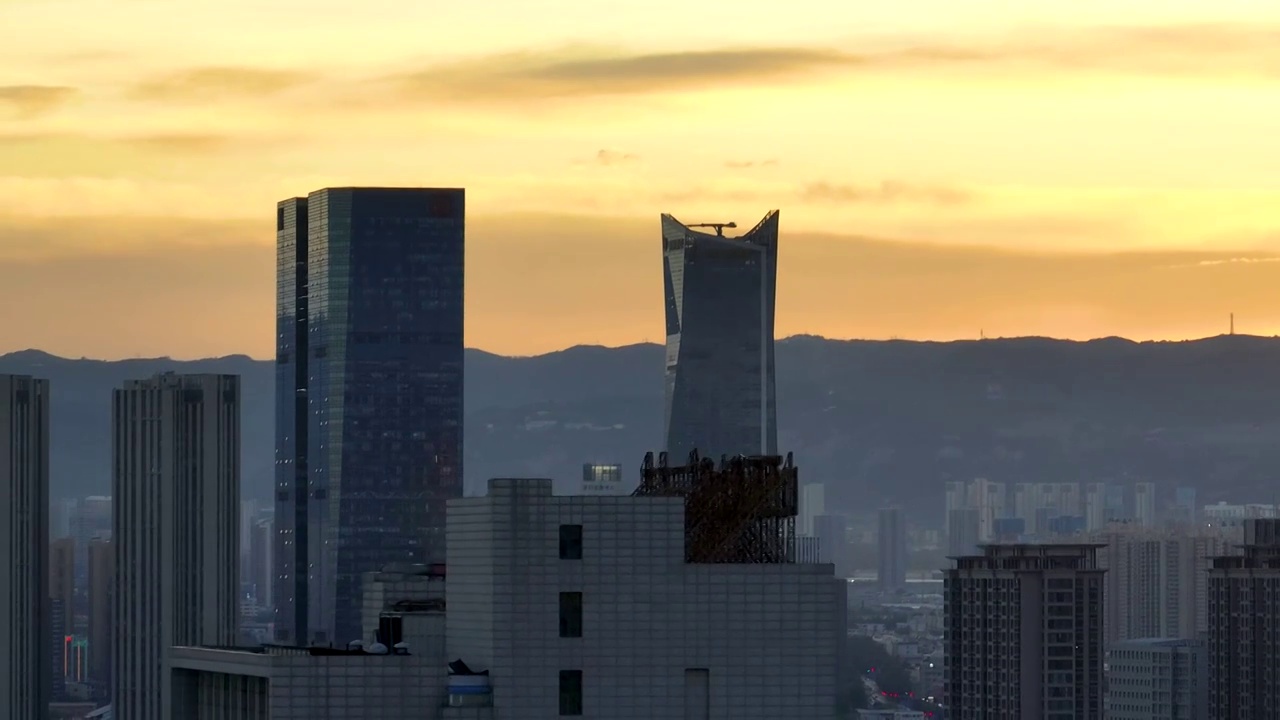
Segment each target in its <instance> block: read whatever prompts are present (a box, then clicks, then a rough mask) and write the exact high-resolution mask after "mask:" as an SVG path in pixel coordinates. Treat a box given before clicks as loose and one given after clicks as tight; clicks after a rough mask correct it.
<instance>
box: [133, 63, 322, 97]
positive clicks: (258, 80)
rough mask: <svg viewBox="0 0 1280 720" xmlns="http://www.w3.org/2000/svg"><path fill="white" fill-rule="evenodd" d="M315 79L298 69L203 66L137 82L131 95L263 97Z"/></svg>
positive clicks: (277, 93)
mask: <svg viewBox="0 0 1280 720" xmlns="http://www.w3.org/2000/svg"><path fill="white" fill-rule="evenodd" d="M314 79H315V78H313V77H312V76H311V75H310V74H309V73H306V72H302V71H298V70H277V69H267V68H252V67H204V68H194V69H190V70H184V71H181V72H177V73H172V74H170V75H165V76H162V77H156V78H152V79H150V80H145V81H143V82H141V83H138V84H137V85H135V86H134V87H133V88H132V89H131V91H130V95H132V96H133V97H134V98H135V99H139V100H149V101H158V102H187V101H194V102H206V101H213V100H226V99H236V98H262V97H271V96H275V95H279V94H281V93H283V92H286V91H288V90H292V89H294V88H298V87H301V86H303V85H305V84H307V83H309V82H311V81H313V80H314Z"/></svg>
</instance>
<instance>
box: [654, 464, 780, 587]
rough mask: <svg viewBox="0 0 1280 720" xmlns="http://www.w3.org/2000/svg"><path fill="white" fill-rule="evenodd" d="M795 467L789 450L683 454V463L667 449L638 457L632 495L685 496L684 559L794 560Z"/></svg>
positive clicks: (777, 561)
mask: <svg viewBox="0 0 1280 720" xmlns="http://www.w3.org/2000/svg"><path fill="white" fill-rule="evenodd" d="M797 477H798V471H797V468H796V466H795V465H794V464H793V462H792V458H791V454H790V453H787V456H786V458H785V459H784V458H783V457H781V456H778V455H757V456H752V457H745V456H741V455H740V456H737V457H732V458H728V457H722V458H721V459H720V464H719V466H718V467H717V466H716V463H715V462H714V461H713V460H712V459H711V458H700V457H698V451H697V450H694V451H692V452H691V453H689V462H688V464H687V465H681V466H676V467H672V466H670V465H668V462H667V454H666V453H659V454H658V460H657V463H656V464H655V462H654V454H653V453H648V454H646V455H645V456H644V466H643V467H642V468H641V471H640V486H639V487H638V488H637V489H636V491H635V493H634V494H635V495H638V496H651V497H652V496H656V497H682V498H684V499H685V561H686V562H690V563H743V564H760V563H770V564H776V563H791V562H795V561H796V554H795V551H796V514H797V512H798V502H799V501H798V481H797Z"/></svg>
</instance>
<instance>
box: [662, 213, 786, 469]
mask: <svg viewBox="0 0 1280 720" xmlns="http://www.w3.org/2000/svg"><path fill="white" fill-rule="evenodd" d="M662 249H663V255H662V266H663V276H664V284H665V290H666V324H667V361H666V408H665V411H666V415H665V423H666V448H667V452H668V453H669V454H670V456H671V461H672V462H673V463H677V464H682V463H684V462H685V460H686V458H687V457H688V455H689V453H690V451H692V450H694V449H697V450H698V453H699V454H700V455H702V456H703V457H711V458H719V457H720V456H721V455H729V456H733V455H762V454H763V455H776V454H777V452H778V431H777V417H776V416H777V412H776V409H775V400H774V394H775V393H774V360H773V332H774V301H775V298H776V294H777V293H776V288H777V277H778V211H776V210H774V211H772V212H770V213H769V214H768V215H766V216H765V217H764V219H763V220H761V221H760V222H759V223H758V224H757V225H756V226H755V227H754V228H752V229H751V230H750V231H749V232H747V233H746V234H744V235H741V236H739V237H733V238H728V237H721V236H719V235H713V234H710V233H704V232H698V231H695V230H693V229H691V228H690V227H689V226H687V225H685V224H683V223H681V222H680V221H679V220H676V219H675V218H674V217H672V216H671V215H663V216H662Z"/></svg>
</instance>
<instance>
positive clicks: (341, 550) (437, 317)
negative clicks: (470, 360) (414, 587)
mask: <svg viewBox="0 0 1280 720" xmlns="http://www.w3.org/2000/svg"><path fill="white" fill-rule="evenodd" d="M464 236H465V193H464V191H463V190H457V189H425V188H330V189H325V190H318V191H316V192H313V193H311V194H310V195H308V196H307V197H306V198H293V199H290V200H285V201H283V202H281V203H279V204H278V205H277V207H276V240H277V245H276V247H277V254H276V258H277V269H276V279H277V284H276V287H277V296H276V301H277V315H276V328H277V335H276V343H277V345H276V497H275V502H276V520H275V524H276V536H277V545H276V548H277V550H276V552H277V554H276V558H275V572H274V574H275V577H276V583H277V585H276V587H275V589H274V592H273V599H274V600H275V605H276V620H275V626H276V641H277V642H280V643H286V644H306V643H309V642H312V641H316V642H321V643H325V644H327V643H331V642H333V643H337V644H339V645H343V644H345V643H346V642H348V641H349V640H353V639H356V638H358V637H360V602H361V600H360V597H361V589H360V586H361V578H362V576H363V574H364V573H366V572H372V571H378V570H381V569H382V568H383V567H384V566H386V565H389V564H393V563H401V562H408V563H421V562H426V561H428V560H431V559H438V556H440V555H442V554H443V552H444V524H445V503H446V501H447V500H449V499H450V498H456V497H461V496H462V490H463V487H462V483H463V476H462V387H463V367H462V366H463V363H462V357H463V336H462V332H463V323H462V321H463V268H464Z"/></svg>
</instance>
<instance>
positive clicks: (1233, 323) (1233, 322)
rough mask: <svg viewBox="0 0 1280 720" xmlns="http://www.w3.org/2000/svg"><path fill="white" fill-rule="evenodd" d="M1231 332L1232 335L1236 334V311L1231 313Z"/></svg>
mask: <svg viewBox="0 0 1280 720" xmlns="http://www.w3.org/2000/svg"><path fill="white" fill-rule="evenodd" d="M1229 334H1231V335H1235V334H1236V314H1235V313H1231V331H1230V333H1229Z"/></svg>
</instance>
